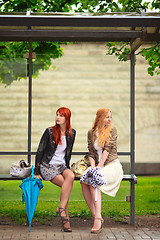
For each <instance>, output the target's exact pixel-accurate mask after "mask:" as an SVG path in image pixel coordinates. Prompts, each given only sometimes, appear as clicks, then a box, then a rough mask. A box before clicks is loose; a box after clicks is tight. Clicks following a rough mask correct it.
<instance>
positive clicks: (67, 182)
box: [51, 169, 74, 227]
mask: <svg viewBox="0 0 160 240" xmlns="http://www.w3.org/2000/svg"><path fill="white" fill-rule="evenodd" d="M73 181H74V174H73V172H72V171H71V170H69V169H67V170H65V171H64V172H63V173H62V175H61V174H60V175H58V176H56V177H55V178H53V179H52V180H51V182H52V183H53V184H55V185H57V186H59V187H61V195H60V205H59V208H63V209H65V211H63V212H62V213H61V216H64V217H67V219H69V214H68V201H69V197H70V194H71V191H72V187H73ZM69 226H70V224H69V222H68V223H66V224H65V227H69Z"/></svg>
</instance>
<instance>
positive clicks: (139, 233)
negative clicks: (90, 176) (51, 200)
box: [0, 225, 160, 240]
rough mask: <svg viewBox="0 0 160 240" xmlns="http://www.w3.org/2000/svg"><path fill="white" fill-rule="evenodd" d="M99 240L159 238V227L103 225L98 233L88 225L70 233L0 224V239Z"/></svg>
mask: <svg viewBox="0 0 160 240" xmlns="http://www.w3.org/2000/svg"><path fill="white" fill-rule="evenodd" d="M2 239H3V240H65V239H66V240H71V239H73V240H101V239H103V240H104V239H111V240H114V239H118V240H122V239H125V240H130V239H137V240H139V239H143V240H145V239H146V240H148V239H152V240H160V229H152V228H135V227H131V226H127V227H105V228H104V229H103V231H102V232H101V233H100V234H91V233H90V229H89V228H88V227H83V228H81V229H79V228H75V229H74V228H73V232H72V233H64V232H61V231H60V229H59V228H54V227H53V226H33V227H32V228H31V232H30V233H29V231H28V227H27V226H7V225H0V240H2Z"/></svg>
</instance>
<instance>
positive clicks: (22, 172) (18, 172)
mask: <svg viewBox="0 0 160 240" xmlns="http://www.w3.org/2000/svg"><path fill="white" fill-rule="evenodd" d="M31 172H32V167H31V165H30V164H27V163H25V161H24V160H20V162H19V163H12V165H11V167H10V174H11V175H12V177H19V178H26V177H29V176H30V175H31Z"/></svg>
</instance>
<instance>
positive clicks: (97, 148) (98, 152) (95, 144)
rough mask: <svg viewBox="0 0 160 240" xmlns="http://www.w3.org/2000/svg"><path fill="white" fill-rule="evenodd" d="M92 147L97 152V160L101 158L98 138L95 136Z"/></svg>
mask: <svg viewBox="0 0 160 240" xmlns="http://www.w3.org/2000/svg"><path fill="white" fill-rule="evenodd" d="M94 148H95V149H96V150H97V154H98V157H99V159H98V162H99V161H100V160H101V157H102V148H101V147H100V146H98V138H96V140H95V142H94Z"/></svg>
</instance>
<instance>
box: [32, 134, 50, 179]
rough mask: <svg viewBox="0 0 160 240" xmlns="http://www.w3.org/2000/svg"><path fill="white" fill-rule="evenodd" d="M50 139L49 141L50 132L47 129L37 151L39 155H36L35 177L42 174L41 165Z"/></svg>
mask: <svg viewBox="0 0 160 240" xmlns="http://www.w3.org/2000/svg"><path fill="white" fill-rule="evenodd" d="M48 139H49V132H48V129H46V130H45V132H44V133H43V135H42V137H41V140H40V143H39V146H38V149H37V153H36V158H35V169H34V174H35V175H39V174H40V163H41V160H42V158H43V155H44V152H45V150H46V147H47V143H48Z"/></svg>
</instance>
